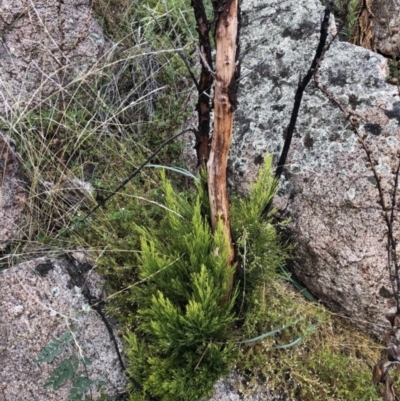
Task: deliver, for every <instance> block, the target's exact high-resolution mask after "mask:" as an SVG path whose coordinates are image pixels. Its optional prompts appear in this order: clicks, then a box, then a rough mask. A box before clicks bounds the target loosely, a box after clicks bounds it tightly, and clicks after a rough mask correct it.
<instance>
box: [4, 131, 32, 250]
mask: <svg viewBox="0 0 400 401" xmlns="http://www.w3.org/2000/svg"><path fill="white" fill-rule="evenodd" d="M26 201H27V192H26V190H25V189H24V185H23V181H22V176H21V168H20V164H19V162H18V159H17V155H16V153H15V150H14V148H13V146H12V141H11V140H10V139H8V138H6V137H5V136H3V135H2V134H1V133H0V251H2V250H4V249H5V248H6V246H7V245H8V244H9V242H10V240H12V239H14V238H17V237H19V236H20V235H19V223H20V220H21V216H22V212H23V210H24V208H25V205H26Z"/></svg>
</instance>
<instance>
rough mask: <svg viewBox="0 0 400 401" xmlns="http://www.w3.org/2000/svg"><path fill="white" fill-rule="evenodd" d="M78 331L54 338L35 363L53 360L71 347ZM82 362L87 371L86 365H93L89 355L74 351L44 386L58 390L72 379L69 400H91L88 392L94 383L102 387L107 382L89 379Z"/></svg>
mask: <svg viewBox="0 0 400 401" xmlns="http://www.w3.org/2000/svg"><path fill="white" fill-rule="evenodd" d="M76 333H77V330H71V331H68V332H65V333H64V334H62V335H61V336H60V338H54V339H52V340H51V341H50V343H49V344H48V345H47V346H46V347H45V348H43V350H42V351H41V352H40V354H39V356H38V358H37V359H36V360H35V361H34V363H35V364H38V365H41V364H44V363H51V362H53V361H54V359H55V358H56V357H57V356H59V355H60V354H61V353H63V352H64V351H65V350H66V349H67V348H68V349H69V348H71V341H72V339H73V338H74V337H75V335H76ZM79 355H80V354H79ZM81 364H82V366H83V368H84V370H85V372H86V366H89V365H91V364H92V361H91V360H90V359H89V358H87V357H81V356H78V355H77V354H76V353H73V354H72V355H71V356H70V357H69V358H64V359H62V360H61V361H60V362H59V363H58V365H57V366H56V367H55V368H54V369H53V371H52V372H51V373H50V375H49V377H48V378H47V380H46V382H45V383H44V388H48V387H51V388H53V390H57V389H58V388H59V387H61V386H62V385H64V384H65V383H66V382H67V381H68V380H71V389H70V391H69V395H68V400H78V401H79V400H83V401H91V400H92V397H91V396H88V395H87V392H88V391H89V390H90V389H91V388H92V387H93V386H94V385H97V387H98V388H101V387H103V386H105V385H106V384H107V383H106V382H104V381H102V380H99V381H98V382H95V381H93V380H91V379H89V378H88V377H87V375H86V376H85V375H83V374H82V370H81ZM86 373H87V372H86Z"/></svg>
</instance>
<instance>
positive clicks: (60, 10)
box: [0, 0, 110, 117]
mask: <svg viewBox="0 0 400 401" xmlns="http://www.w3.org/2000/svg"><path fill="white" fill-rule="evenodd" d="M0 33H1V40H0V92H1V96H0V115H5V114H6V115H7V116H8V117H10V115H11V114H15V113H17V111H18V112H19V111H20V110H21V108H22V107H25V106H29V107H31V106H33V105H35V104H37V103H38V102H39V101H40V100H41V99H43V98H45V97H46V96H48V95H50V94H52V93H55V92H57V91H59V90H60V88H62V87H65V86H66V85H67V84H68V82H70V81H71V80H72V79H74V78H76V77H77V76H80V75H83V74H85V73H86V72H87V71H88V70H89V69H90V68H92V67H93V66H94V65H95V64H96V63H97V62H98V61H99V60H100V58H101V57H102V56H103V55H104V53H105V52H106V50H107V49H109V48H110V42H107V41H106V38H105V37H104V34H103V31H102V29H101V28H100V26H99V24H98V23H97V21H96V20H95V18H94V17H93V15H92V8H91V1H89V0H54V1H45V0H3V1H1V2H0Z"/></svg>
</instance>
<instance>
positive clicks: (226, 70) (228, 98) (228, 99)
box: [207, 0, 239, 283]
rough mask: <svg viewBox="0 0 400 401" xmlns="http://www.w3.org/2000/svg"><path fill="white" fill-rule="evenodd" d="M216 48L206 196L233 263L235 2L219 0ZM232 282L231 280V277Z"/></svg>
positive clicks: (236, 8)
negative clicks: (230, 175) (230, 182)
mask: <svg viewBox="0 0 400 401" xmlns="http://www.w3.org/2000/svg"><path fill="white" fill-rule="evenodd" d="M215 9H216V11H217V13H218V18H217V24H216V31H215V45H216V50H217V53H216V60H215V86H214V132H213V136H212V141H211V150H210V156H209V160H208V163H207V171H208V193H209V198H210V207H211V223H212V227H213V229H215V228H216V226H217V224H218V222H219V221H221V222H222V224H223V227H224V232H225V238H226V243H227V246H228V248H229V250H230V253H229V264H230V265H232V264H233V262H234V248H233V244H232V235H231V227H230V220H229V199H228V191H227V175H226V173H227V160H228V153H229V148H230V145H231V137H232V128H233V113H234V108H235V97H234V93H233V88H234V87H235V79H236V53H237V39H238V29H239V19H238V12H239V8H238V0H219V1H218V2H216V8H215ZM232 283H233V277H232Z"/></svg>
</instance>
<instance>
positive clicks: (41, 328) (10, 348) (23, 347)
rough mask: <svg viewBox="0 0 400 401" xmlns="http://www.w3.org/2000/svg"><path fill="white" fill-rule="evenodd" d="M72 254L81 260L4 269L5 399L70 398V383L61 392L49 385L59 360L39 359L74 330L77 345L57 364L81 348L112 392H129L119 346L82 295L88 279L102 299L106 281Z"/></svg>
mask: <svg viewBox="0 0 400 401" xmlns="http://www.w3.org/2000/svg"><path fill="white" fill-rule="evenodd" d="M72 256H76V259H75V263H72V262H71V261H70V260H68V259H66V258H65V259H64V258H59V259H48V258H40V259H36V260H33V261H29V262H26V263H21V264H19V265H16V266H14V267H12V268H9V269H7V270H3V271H1V272H0V293H1V297H0V361H1V363H2V366H1V369H0V385H1V386H2V387H1V388H2V392H0V400H1V401H3V399H4V401H5V400H6V401H21V400H32V401H44V400H46V401H52V400H54V401H56V400H57V401H67V400H68V394H69V389H70V388H71V382H70V381H69V382H67V383H66V384H65V385H63V386H62V387H60V388H59V389H58V390H53V389H45V388H43V385H44V383H45V381H46V380H47V378H48V377H49V374H50V373H51V371H52V370H53V369H54V368H55V367H56V366H57V365H56V363H52V364H43V365H40V366H38V365H35V364H34V363H33V362H34V361H35V360H36V358H37V357H38V355H39V353H40V351H41V350H42V348H43V347H45V346H47V345H48V344H49V342H50V341H51V340H52V339H54V338H55V337H60V336H61V335H62V334H63V333H65V332H68V331H70V330H71V329H76V330H77V334H76V343H74V342H72V345H71V346H70V347H67V349H66V350H65V351H64V352H63V353H62V354H60V355H59V356H58V357H57V358H56V362H60V361H61V360H63V359H64V358H66V357H70V356H71V352H72V351H74V352H75V353H76V354H78V355H79V353H80V352H81V355H83V356H85V357H87V358H89V359H91V361H92V364H91V365H90V366H88V367H87V369H88V377H89V378H90V379H92V380H95V381H96V380H100V379H102V380H104V381H106V382H107V387H106V391H105V393H106V394H107V395H109V396H116V395H118V394H119V393H122V392H124V389H125V385H126V378H125V376H124V374H123V372H122V371H121V366H120V364H119V361H118V358H117V354H116V349H115V347H114V344H113V343H112V342H111V340H110V335H109V333H108V331H107V329H106V326H105V324H104V322H103V321H102V320H101V319H100V316H99V315H98V313H97V312H95V311H94V310H93V309H90V308H88V307H87V304H88V300H87V299H86V298H85V296H84V295H83V294H82V288H81V286H82V284H83V283H86V284H87V285H88V287H89V288H90V292H91V295H92V296H94V297H96V298H99V297H101V292H102V291H101V284H102V281H101V279H100V278H99V277H98V276H97V274H96V273H94V272H93V271H92V270H90V267H91V266H90V265H89V264H87V262H85V260H86V259H85V257H84V255H83V256H82V255H81V252H78V253H76V252H75V255H74V254H73V255H72ZM88 269H89V270H88ZM117 340H118V343H119V349H121V343H120V341H119V339H118V337H117ZM77 346H79V349H80V350H78V348H77ZM93 395H94V396H95V395H96V391H94V392H93Z"/></svg>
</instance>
